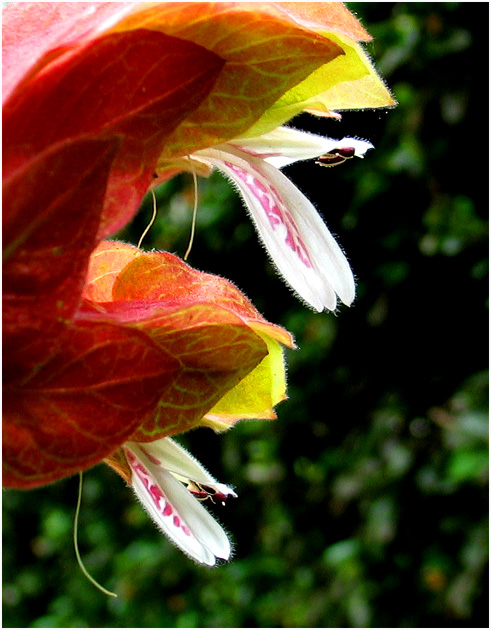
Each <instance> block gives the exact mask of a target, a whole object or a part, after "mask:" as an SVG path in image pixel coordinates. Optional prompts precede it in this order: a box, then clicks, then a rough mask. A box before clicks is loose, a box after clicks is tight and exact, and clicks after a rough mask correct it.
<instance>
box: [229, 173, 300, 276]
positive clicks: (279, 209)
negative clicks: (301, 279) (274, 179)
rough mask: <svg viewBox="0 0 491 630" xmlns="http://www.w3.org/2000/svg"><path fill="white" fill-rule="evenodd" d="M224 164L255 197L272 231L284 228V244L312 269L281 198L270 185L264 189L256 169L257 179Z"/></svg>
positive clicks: (298, 234) (296, 229)
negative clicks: (280, 227) (279, 227)
mask: <svg viewBox="0 0 491 630" xmlns="http://www.w3.org/2000/svg"><path fill="white" fill-rule="evenodd" d="M225 164H226V166H227V167H228V168H230V169H231V170H232V171H233V172H234V173H235V174H236V175H237V177H238V178H239V179H240V180H241V181H243V182H244V184H245V186H246V187H247V189H248V190H249V191H250V192H251V193H252V194H253V195H254V196H255V197H256V199H257V200H258V202H259V203H260V204H261V206H262V207H263V209H264V211H265V213H266V216H267V217H268V221H269V223H270V225H271V227H272V228H273V230H276V229H277V227H278V226H280V225H282V226H284V227H285V229H286V238H285V243H286V244H287V245H288V247H289V248H290V249H291V250H292V251H294V252H295V253H296V254H297V256H298V257H299V258H300V260H301V261H302V263H303V264H304V265H305V266H306V267H309V268H312V267H313V264H312V261H311V259H310V256H309V253H308V250H307V248H306V246H305V243H304V241H303V240H302V237H301V236H300V233H299V231H298V228H297V226H296V224H295V221H294V220H293V218H292V215H291V214H290V212H289V211H288V209H287V208H286V206H285V204H284V203H283V202H282V200H281V197H280V195H279V194H278V192H277V191H276V189H275V188H274V187H273V186H272V185H271V184H268V186H267V187H266V186H265V185H264V184H263V183H262V182H261V181H260V179H259V177H260V176H261V174H260V172H259V171H257V169H256V172H257V173H258V175H259V177H255V176H254V175H252V174H251V173H250V172H249V171H247V170H246V169H243V168H241V167H240V166H237V165H236V164H232V163H230V162H225ZM249 166H250V168H251V169H252V168H253V167H252V165H250V164H249Z"/></svg>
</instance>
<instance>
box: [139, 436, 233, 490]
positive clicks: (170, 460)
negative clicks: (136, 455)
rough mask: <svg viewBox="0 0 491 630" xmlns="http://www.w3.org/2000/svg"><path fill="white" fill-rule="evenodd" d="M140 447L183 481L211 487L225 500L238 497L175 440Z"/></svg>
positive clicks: (165, 440) (157, 463) (149, 443)
mask: <svg viewBox="0 0 491 630" xmlns="http://www.w3.org/2000/svg"><path fill="white" fill-rule="evenodd" d="M139 447H140V449H141V450H142V451H143V452H144V453H145V454H146V455H147V457H148V458H149V459H150V460H151V461H152V462H153V463H154V464H156V465H159V464H160V465H162V466H164V467H165V468H166V469H167V470H168V471H169V472H171V473H173V474H174V476H176V475H177V476H178V477H180V478H181V479H182V480H183V481H184V480H190V481H195V482H197V483H199V484H203V485H205V486H209V487H211V488H213V489H214V490H215V491H216V492H217V493H218V494H220V495H224V496H225V498H226V497H234V498H235V497H237V494H236V493H235V492H234V491H233V490H232V488H230V487H229V486H227V485H225V484H224V483H219V482H218V481H217V480H216V479H215V478H214V477H212V476H211V475H210V473H209V472H208V471H207V470H206V468H204V466H202V465H201V464H200V463H199V462H198V460H197V459H195V458H194V457H193V456H192V455H191V453H189V452H188V451H186V449H185V448H183V447H182V446H180V445H179V444H177V443H176V442H174V440H171V439H170V438H162V439H161V440H155V441H154V442H148V443H147V444H140V445H139ZM220 500H222V499H220Z"/></svg>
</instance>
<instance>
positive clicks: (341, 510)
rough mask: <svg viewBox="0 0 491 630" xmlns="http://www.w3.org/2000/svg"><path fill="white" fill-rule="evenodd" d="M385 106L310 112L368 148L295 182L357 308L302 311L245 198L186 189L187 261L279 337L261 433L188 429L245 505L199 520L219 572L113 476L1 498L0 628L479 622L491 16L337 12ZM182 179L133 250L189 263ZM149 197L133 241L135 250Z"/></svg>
mask: <svg viewBox="0 0 491 630" xmlns="http://www.w3.org/2000/svg"><path fill="white" fill-rule="evenodd" d="M349 6H350V8H351V9H352V10H354V11H355V12H356V13H357V14H358V15H359V17H360V19H361V20H362V21H363V23H364V25H365V26H366V27H367V29H368V30H369V31H370V33H371V34H372V35H373V36H374V37H375V41H374V43H372V44H370V45H369V46H368V50H369V52H370V53H371V54H372V56H373V57H374V59H375V60H376V63H377V66H378V68H379V70H380V71H381V73H382V74H383V76H384V77H385V78H386V80H387V82H388V84H389V85H390V87H391V89H392V90H393V92H394V94H395V96H396V98H397V100H398V101H399V106H398V107H397V108H396V109H394V110H391V111H388V112H377V111H373V112H352V113H346V114H345V115H344V117H343V121H342V122H335V121H329V120H318V119H314V118H312V117H308V116H302V117H300V118H298V119H296V120H295V122H294V123H293V124H294V125H295V126H297V127H299V128H304V129H309V130H312V131H315V132H318V133H322V134H325V135H330V136H334V137H342V136H343V135H347V134H348V135H349V134H352V135H358V136H361V137H364V138H368V139H370V140H371V141H372V142H373V143H374V144H375V145H376V150H375V151H372V152H370V153H369V154H368V155H367V157H366V159H365V160H363V161H361V160H351V161H350V162H348V163H347V164H345V165H343V166H340V167H337V168H335V169H322V168H321V167H318V166H316V165H315V164H314V163H313V162H309V163H305V164H301V165H297V166H294V167H290V168H289V169H286V172H287V174H288V175H289V176H290V177H291V178H292V180H293V181H295V182H296V183H297V184H298V186H299V187H300V188H301V189H302V190H303V191H304V192H305V193H306V194H307V195H308V196H309V197H310V198H311V199H312V201H314V203H315V204H316V206H317V207H318V208H319V210H320V211H321V212H322V214H323V215H324V216H325V219H326V222H327V223H328V225H329V226H330V228H331V229H332V231H333V232H334V233H335V234H337V235H338V238H339V240H340V242H341V244H342V245H343V247H344V249H345V251H346V253H347V255H348V257H349V259H350V261H351V263H352V266H353V269H354V272H355V274H356V276H357V280H358V291H357V294H358V297H357V300H356V302H355V304H354V305H353V307H352V308H350V309H348V308H346V307H342V308H340V309H339V312H338V314H337V315H333V314H328V313H324V314H316V313H314V312H312V311H310V310H308V309H307V308H305V307H304V306H302V304H300V303H299V302H298V301H297V300H296V299H295V298H294V297H293V295H292V294H291V293H290V292H289V291H288V289H287V288H286V287H285V286H284V284H283V283H282V282H281V280H280V279H279V278H278V277H277V276H276V274H275V272H274V270H273V269H272V267H271V266H270V264H269V263H268V262H267V257H266V255H265V253H264V251H263V249H262V247H261V246H260V245H259V244H258V242H257V239H256V237H255V234H254V231H253V228H252V225H251V223H250V222H249V220H248V219H247V217H246V214H245V212H244V211H243V210H242V208H241V207H240V202H238V201H237V198H236V196H235V193H234V192H233V191H232V189H231V187H230V186H229V185H228V184H227V183H225V182H224V181H223V180H222V179H221V178H220V176H218V175H217V176H213V177H212V178H211V179H210V180H207V181H205V180H202V181H201V182H200V208H199V215H198V225H197V236H196V241H195V244H194V247H193V251H192V254H191V257H190V260H189V262H190V263H191V264H192V265H194V266H195V267H197V268H198V269H201V270H206V271H212V272H216V273H219V274H221V275H224V276H225V277H227V278H229V279H230V280H232V281H233V282H235V283H236V284H237V286H238V287H239V288H240V289H242V290H243V291H244V292H245V293H246V295H248V297H249V298H250V299H251V300H252V301H253V302H254V304H255V305H256V306H257V307H258V308H259V309H260V310H261V312H262V313H263V314H264V315H265V316H266V318H267V319H269V320H270V321H274V322H277V323H280V324H282V325H284V326H285V327H286V328H288V329H289V330H291V331H292V332H293V333H294V335H295V337H296V340H297V343H298V345H299V347H300V349H299V350H297V351H296V352H288V353H287V361H288V365H289V394H290V400H289V401H287V402H285V403H283V404H281V406H280V407H279V408H278V416H279V418H278V420H277V421H275V422H243V423H241V424H239V425H238V426H237V427H236V428H235V429H234V430H232V431H230V432H229V433H227V434H224V435H221V436H216V435H215V434H213V433H212V432H211V431H209V430H206V429H200V430H197V431H196V432H194V433H192V434H189V435H187V436H185V439H183V440H182V442H183V443H185V444H186V445H187V446H188V447H189V448H190V449H191V450H192V452H193V453H194V455H195V456H196V457H197V458H198V459H199V460H201V461H202V462H203V463H204V464H205V466H206V467H207V468H209V469H210V471H211V472H212V473H213V474H214V475H215V476H216V477H217V478H218V479H219V480H221V481H223V482H225V483H229V484H232V485H234V486H235V488H236V490H237V492H238V494H239V498H238V499H237V500H236V501H234V502H230V503H229V504H228V505H227V506H226V507H225V508H224V507H221V506H217V507H216V508H213V507H212V509H213V511H214V512H215V513H216V515H217V517H218V518H219V520H220V521H221V522H222V523H223V524H224V525H225V527H226V528H227V529H228V530H229V531H230V532H231V534H232V537H233V540H234V541H235V557H234V559H233V560H232V562H230V563H228V564H224V565H222V566H220V567H218V568H215V569H206V568H203V567H200V566H197V565H195V564H193V563H192V562H191V561H190V560H188V559H187V558H186V557H185V556H183V555H182V554H181V553H180V552H179V551H178V550H177V549H175V548H174V547H173V546H172V545H171V544H170V543H168V542H167V540H166V539H164V538H163V537H162V536H161V535H160V534H159V533H158V531H157V530H156V529H155V528H154V526H153V525H152V524H151V523H150V521H149V520H148V519H147V517H146V516H145V515H144V514H143V512H142V510H141V508H140V507H139V505H138V504H137V503H136V501H135V500H134V498H133V496H132V493H131V491H130V490H129V489H127V488H126V487H125V485H124V483H123V482H122V480H121V479H120V478H119V477H117V476H116V475H115V474H114V473H113V472H112V471H111V470H109V469H108V468H106V467H105V466H103V465H101V466H97V467H95V468H94V469H92V470H91V471H89V472H88V473H87V474H86V476H85V487H84V498H83V505H82V514H81V523H80V533H79V537H80V546H81V551H82V554H83V557H84V559H85V562H86V564H87V567H88V568H89V569H90V571H91V572H92V573H93V574H94V576H95V577H96V578H97V579H98V580H100V581H101V582H102V583H103V584H104V585H105V586H107V587H108V588H111V589H113V590H115V591H117V592H118V594H119V597H118V599H116V600H114V599H109V598H107V597H105V596H104V595H102V594H101V593H99V592H98V591H96V590H95V589H94V588H93V587H92V586H91V585H90V584H89V583H88V582H87V581H86V580H85V578H84V577H83V576H82V574H81V572H80V571H79V569H78V567H77V564H76V562H75V558H74V553H73V546H72V520H73V511H74V507H75V503H76V496H77V479H76V478H72V479H67V480H65V481H62V482H59V483H57V484H54V485H52V486H50V487H46V488H41V489H38V490H35V491H29V492H20V491H12V490H6V491H4V493H3V504H4V512H3V514H4V521H3V523H4V544H3V578H4V591H3V596H4V607H3V615H4V617H3V625H4V626H5V627H23V626H27V627H50V626H51V627H77V626H79V627H97V626H99V627H149V626H157V627H159V626H160V627H184V626H191V627H192V626H201V627H245V626H249V627H267V626H269V627H290V626H293V627H310V626H311V627H318V626H322V627H338V626H341V627H411V626H413V627H426V626H430V627H431V626H443V627H471V626H485V627H487V626H488V609H487V596H488V586H487V581H486V579H487V567H486V565H487V557H488V551H487V541H488V533H487V531H488V530H487V513H488V507H487V457H488V446H487V392H488V377H487V366H488V353H487V350H488V338H487V330H488V327H487V317H488V315H487V296H488V285H487V258H488V245H487V214H488V198H487V181H488V163H487V153H488V150H487V146H488V143H487V139H488V129H487V120H488V101H487V94H488V86H487V79H488V68H487V60H488V32H487V28H488V4H487V3H479V4H473V3H438V4H437V3H351V4H350V5H349ZM191 199H192V183H191V180H190V178H189V177H187V176H181V177H178V178H176V179H175V180H173V181H172V182H170V183H168V184H167V185H165V186H164V187H163V189H162V190H161V191H160V193H159V219H158V221H157V224H156V225H155V226H154V227H153V228H152V230H151V233H150V235H149V236H148V237H147V238H146V240H145V243H144V246H146V247H148V248H151V247H156V248H159V249H166V250H169V251H173V252H175V253H178V254H180V255H183V253H184V251H185V249H186V245H187V238H188V234H189V223H190V203H191ZM148 217H149V206H148V204H147V205H146V206H145V209H144V211H143V212H142V213H141V214H140V215H139V216H138V217H137V218H136V219H135V221H134V224H133V225H132V226H131V229H129V230H127V232H126V233H125V234H124V235H123V236H124V237H125V238H127V239H130V240H132V241H133V242H136V240H138V237H139V235H140V234H141V232H142V230H143V228H144V227H145V225H146V223H147V222H148Z"/></svg>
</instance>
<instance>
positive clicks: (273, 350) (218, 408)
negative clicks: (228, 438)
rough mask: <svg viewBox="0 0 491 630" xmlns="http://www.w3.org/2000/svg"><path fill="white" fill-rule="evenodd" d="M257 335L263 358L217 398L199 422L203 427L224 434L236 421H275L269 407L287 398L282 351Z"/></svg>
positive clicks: (268, 338) (274, 344)
mask: <svg viewBox="0 0 491 630" xmlns="http://www.w3.org/2000/svg"><path fill="white" fill-rule="evenodd" d="M251 327H252V328H253V327H254V326H253V325H252V326H251ZM258 334H259V336H260V337H261V338H262V339H263V341H264V343H265V344H266V345H267V347H268V354H267V356H265V357H264V359H263V360H262V361H261V363H259V365H258V366H257V367H256V368H254V369H253V370H252V372H250V373H249V374H248V375H247V376H246V377H245V378H244V379H242V381H240V383H238V384H237V385H236V386H235V387H234V388H233V389H231V390H230V391H229V392H227V393H226V394H225V396H223V398H221V400H220V401H219V402H218V403H217V404H216V405H215V406H214V407H213V409H212V410H211V411H210V412H209V413H208V414H207V415H206V416H205V417H204V418H203V421H202V424H203V425H206V426H209V427H211V428H212V429H213V430H215V431H225V430H226V429H228V428H230V427H231V426H232V425H233V424H235V422H236V421H237V420H241V419H242V420H245V419H249V420H272V419H274V418H276V414H275V412H274V409H273V407H274V406H275V405H277V404H278V403H279V402H281V401H282V400H285V399H286V397H287V396H286V378H285V365H284V361H283V351H282V348H281V345H280V344H279V342H278V341H276V339H273V338H271V337H269V336H267V335H263V334H261V333H258Z"/></svg>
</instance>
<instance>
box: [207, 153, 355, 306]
mask: <svg viewBox="0 0 491 630" xmlns="http://www.w3.org/2000/svg"><path fill="white" fill-rule="evenodd" d="M200 153H201V155H202V156H203V157H205V158H206V160H207V161H209V162H210V163H211V164H213V165H214V166H216V167H217V168H219V169H220V170H221V171H223V172H224V173H225V174H226V175H228V176H229V177H230V179H231V180H232V181H233V182H234V183H235V184H236V185H237V187H238V189H239V191H240V193H241V194H242V196H243V198H244V201H245V203H246V207H247V209H248V211H249V213H250V215H251V217H252V219H253V220H254V223H255V225H256V228H257V231H258V233H259V236H260V237H261V239H262V240H263V242H264V244H265V246H266V249H267V251H268V252H269V254H270V256H271V258H272V259H273V262H274V263H275V265H276V266H277V268H278V270H279V272H280V273H281V274H282V275H283V277H284V278H285V280H286V281H287V283H288V284H289V285H290V286H291V287H292V288H293V289H294V290H295V291H296V292H297V293H298V295H299V296H300V297H301V298H302V299H304V300H305V301H306V302H307V303H308V304H310V305H311V306H312V307H313V308H315V309H316V310H317V311H322V310H323V309H324V308H327V309H330V310H334V309H335V308H336V302H337V299H336V295H338V296H339V298H340V299H341V301H342V302H344V303H345V304H347V305H348V306H349V305H350V304H351V302H352V301H353V299H354V296H355V283H354V279H353V274H352V272H351V269H350V266H349V264H348V261H347V260H346V257H345V256H344V254H343V252H342V251H341V249H340V247H339V245H338V244H337V243H336V241H335V240H334V238H333V236H332V235H331V233H330V232H329V230H328V229H327V227H326V225H325V224H324V222H323V220H322V219H321V217H320V216H319V214H318V213H317V211H316V209H315V208H314V206H313V205H312V204H311V203H310V201H309V200H308V199H307V198H306V197H305V196H304V195H303V194H302V193H301V192H300V191H299V190H298V188H296V186H294V185H293V184H292V183H291V182H290V180H289V179H288V178H287V177H285V176H284V175H283V174H282V173H281V172H280V171H279V170H278V169H276V168H275V167H274V166H271V164H268V163H267V162H265V161H264V160H261V159H259V158H255V157H253V156H251V155H244V154H242V155H241V154H240V152H239V151H238V150H236V149H234V148H230V151H227V152H226V151H219V150H216V149H207V150H206V151H201V152H200ZM245 158H246V159H245Z"/></svg>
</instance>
